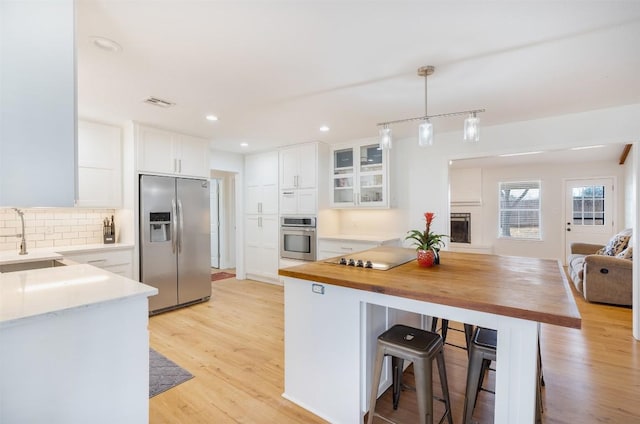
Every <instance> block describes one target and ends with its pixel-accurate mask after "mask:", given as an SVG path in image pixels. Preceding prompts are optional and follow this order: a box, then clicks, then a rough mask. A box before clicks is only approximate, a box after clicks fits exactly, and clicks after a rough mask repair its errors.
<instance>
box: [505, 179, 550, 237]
mask: <svg viewBox="0 0 640 424" xmlns="http://www.w3.org/2000/svg"><path fill="white" fill-rule="evenodd" d="M499 185H500V188H499V196H500V202H499V203H500V205H499V208H498V211H499V212H498V213H499V217H498V226H499V228H498V236H499V237H501V238H513V239H529V240H540V239H541V238H542V237H541V232H540V228H541V226H540V181H517V182H501V183H500V184H499Z"/></svg>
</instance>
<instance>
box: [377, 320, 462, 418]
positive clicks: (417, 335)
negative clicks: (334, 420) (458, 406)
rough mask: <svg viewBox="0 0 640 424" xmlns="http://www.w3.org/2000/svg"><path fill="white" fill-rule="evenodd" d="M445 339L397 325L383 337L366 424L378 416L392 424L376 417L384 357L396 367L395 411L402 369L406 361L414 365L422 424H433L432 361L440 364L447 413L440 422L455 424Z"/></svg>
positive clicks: (380, 337) (378, 348) (394, 372)
mask: <svg viewBox="0 0 640 424" xmlns="http://www.w3.org/2000/svg"><path fill="white" fill-rule="evenodd" d="M443 346H444V344H443V342H442V337H440V335H439V334H437V333H432V332H430V331H425V330H420V329H417V328H412V327H408V326H406V325H399V324H398V325H394V326H393V327H391V328H390V329H388V330H387V331H385V332H384V333H382V334H381V335H380V336H378V346H377V350H376V361H375V365H374V367H373V382H372V385H371V400H370V402H369V404H370V407H369V418H368V420H367V424H372V423H373V417H374V416H377V417H380V418H382V419H384V420H385V421H387V422H393V421H391V420H389V419H388V418H386V417H383V416H382V415H380V414H376V412H375V410H376V401H377V398H378V396H377V394H378V387H379V386H380V374H381V373H382V365H383V361H384V357H385V356H391V357H392V366H393V409H397V408H398V402H399V400H400V389H401V385H402V369H403V364H404V361H405V360H407V361H411V362H413V369H414V374H415V379H416V396H417V400H418V412H419V414H420V420H419V423H420V424H432V423H433V398H434V396H433V376H432V368H433V360H434V359H436V361H437V363H438V373H439V374H440V385H441V387H442V396H443V399H439V398H436V399H437V400H439V401H442V402H443V403H444V405H445V412H444V414H443V415H442V417H441V418H440V421H438V422H439V423H442V422H443V421H444V419H445V417H447V418H448V422H449V424H453V418H452V416H451V402H450V400H449V386H448V385H447V371H446V369H445V364H444V350H443Z"/></svg>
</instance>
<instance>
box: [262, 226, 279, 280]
mask: <svg viewBox="0 0 640 424" xmlns="http://www.w3.org/2000/svg"><path fill="white" fill-rule="evenodd" d="M261 218H262V220H261V222H260V224H261V226H262V228H261V229H262V252H261V254H262V275H264V276H265V277H267V278H269V279H271V280H274V281H278V280H279V277H278V264H279V262H278V258H279V257H280V251H279V246H280V243H279V239H280V225H279V223H278V216H277V215H265V216H262V217H261Z"/></svg>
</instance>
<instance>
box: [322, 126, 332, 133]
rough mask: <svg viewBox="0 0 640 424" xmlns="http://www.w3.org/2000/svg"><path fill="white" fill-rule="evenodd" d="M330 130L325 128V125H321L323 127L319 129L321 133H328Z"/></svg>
mask: <svg viewBox="0 0 640 424" xmlns="http://www.w3.org/2000/svg"><path fill="white" fill-rule="evenodd" d="M330 129H331V128H329V127H328V126H326V125H323V126H321V127H320V131H322V132H327V131H329V130H330Z"/></svg>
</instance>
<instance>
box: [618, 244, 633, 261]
mask: <svg viewBox="0 0 640 424" xmlns="http://www.w3.org/2000/svg"><path fill="white" fill-rule="evenodd" d="M616 258H620V259H633V247H631V246H627V248H626V249H624V250H623V251H622V252H620V253H618V254H617V255H616Z"/></svg>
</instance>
